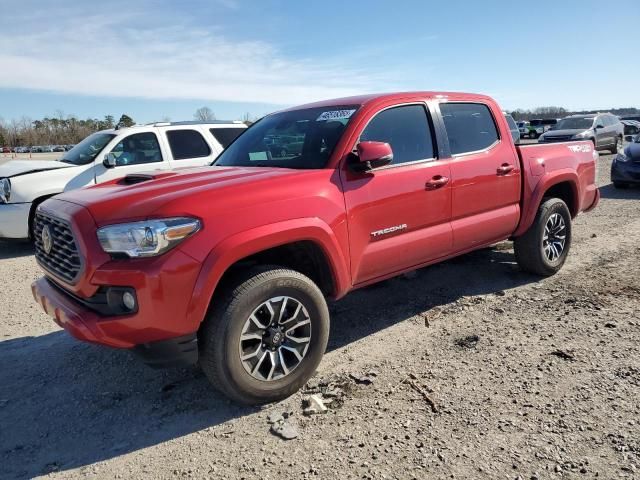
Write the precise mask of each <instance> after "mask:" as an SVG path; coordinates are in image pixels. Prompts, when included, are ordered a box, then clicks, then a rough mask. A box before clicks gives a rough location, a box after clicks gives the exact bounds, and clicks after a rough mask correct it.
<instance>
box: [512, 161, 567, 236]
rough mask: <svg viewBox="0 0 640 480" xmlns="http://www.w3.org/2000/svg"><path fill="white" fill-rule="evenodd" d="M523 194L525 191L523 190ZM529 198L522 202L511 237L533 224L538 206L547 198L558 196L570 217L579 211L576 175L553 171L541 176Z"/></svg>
mask: <svg viewBox="0 0 640 480" xmlns="http://www.w3.org/2000/svg"><path fill="white" fill-rule="evenodd" d="M525 195H527V194H526V192H525ZM529 198H530V200H529V201H528V202H525V203H524V207H523V209H522V217H521V219H520V224H519V225H518V228H517V229H516V231H515V233H514V234H513V237H518V236H520V235H522V234H524V233H525V232H526V231H527V230H528V229H529V227H531V225H532V224H533V221H534V220H535V217H536V214H537V212H538V208H540V205H541V204H542V202H544V200H545V199H547V198H559V199H561V200H562V201H563V202H565V203H566V204H567V207H568V208H569V212H570V213H571V218H575V217H576V215H578V212H579V211H580V195H579V190H578V176H577V174H576V173H575V172H574V171H565V172H561V173H560V172H559V173H554V174H553V175H549V176H546V178H545V177H542V178H541V179H540V181H539V182H538V184H537V186H536V187H535V189H534V190H533V192H532V193H531V194H530V195H529Z"/></svg>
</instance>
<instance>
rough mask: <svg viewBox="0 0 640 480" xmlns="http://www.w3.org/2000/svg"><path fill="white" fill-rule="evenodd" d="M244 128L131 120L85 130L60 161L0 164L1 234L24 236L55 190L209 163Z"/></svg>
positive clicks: (239, 125)
mask: <svg viewBox="0 0 640 480" xmlns="http://www.w3.org/2000/svg"><path fill="white" fill-rule="evenodd" d="M246 128H247V127H246V125H244V124H243V123H242V122H239V121H238V122H235V121H229V122H225V121H215V122H173V123H170V122H163V123H152V124H148V125H135V126H133V127H127V128H116V129H111V130H102V131H100V132H96V133H94V134H92V135H89V136H88V137H87V138H85V139H84V140H83V141H82V142H80V143H78V144H77V145H76V146H75V147H73V148H72V149H71V150H69V151H68V152H61V153H60V157H61V158H60V159H59V160H12V161H10V162H7V163H5V164H3V165H0V239H1V238H6V239H28V238H29V237H30V232H31V221H32V219H33V214H34V212H35V209H36V207H37V206H38V205H39V204H40V203H41V202H43V201H44V200H46V199H47V198H50V197H52V196H54V195H57V194H59V193H62V192H66V191H69V190H73V189H76V188H82V187H86V186H89V185H95V184H98V183H103V182H107V181H109V180H113V179H116V178H121V177H124V176H125V175H129V174H132V173H139V172H144V171H147V172H148V171H150V170H172V169H175V168H182V167H196V166H203V165H209V164H211V162H213V160H214V159H215V158H216V157H217V156H218V155H219V154H220V153H221V152H222V150H224V149H225V148H226V147H227V146H228V145H229V144H230V143H231V142H232V141H233V140H235V139H236V137H237V136H238V135H240V134H241V133H242V132H243V131H244V130H245V129H246Z"/></svg>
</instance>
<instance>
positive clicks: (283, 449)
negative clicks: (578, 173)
mask: <svg viewBox="0 0 640 480" xmlns="http://www.w3.org/2000/svg"><path fill="white" fill-rule="evenodd" d="M600 162H601V168H600V184H601V186H602V190H601V192H602V196H603V198H602V201H601V204H600V206H599V207H598V208H597V210H595V211H594V212H591V213H589V214H584V215H581V216H579V217H578V219H577V220H576V222H575V226H574V243H573V247H572V250H571V253H570V255H569V259H568V261H567V264H566V265H565V268H564V269H563V270H562V271H561V272H560V273H559V274H557V275H556V276H554V277H552V278H548V279H544V280H541V279H539V278H536V277H533V276H530V275H526V274H524V273H521V272H520V271H519V270H518V268H517V266H516V265H515V263H514V258H513V252H512V250H511V245H510V244H509V243H504V244H500V245H497V246H496V247H495V248H493V249H486V250H482V251H479V252H475V253H473V254H469V255H466V256H464V257H461V258H458V259H455V260H453V261H449V262H446V263H444V264H440V265H436V266H433V267H430V268H425V269H422V270H420V271H418V272H417V273H416V274H415V275H413V276H405V277H400V278H396V279H393V280H389V281H387V282H384V283H382V284H379V285H376V286H373V287H370V288H367V289H364V290H361V291H358V292H354V293H353V294H351V295H350V296H347V297H346V298H345V299H343V300H341V301H339V302H337V303H334V304H332V305H331V311H332V327H331V328H332V331H331V339H330V346H329V350H328V352H327V355H326V357H325V359H324V361H323V363H322V364H321V366H320V369H319V371H318V373H317V375H316V377H314V379H313V380H312V381H311V382H310V383H309V385H308V387H307V390H308V392H307V393H304V392H301V393H298V394H296V395H294V396H293V397H291V398H289V399H287V400H285V401H283V402H281V403H278V404H274V405H269V406H266V407H263V408H249V407H242V406H238V405H234V404H232V403H230V402H228V401H227V400H226V399H225V398H224V397H222V396H221V395H219V394H218V393H217V392H215V391H214V390H212V389H211V388H210V387H209V385H208V383H207V381H206V379H205V378H204V376H203V375H202V374H200V373H199V372H197V371H196V370H195V369H193V370H191V369H186V370H185V369H175V370H166V371H156V370H151V369H149V368H147V367H145V366H143V365H142V364H140V363H138V362H137V361H136V360H135V359H134V358H133V357H132V356H131V354H130V353H128V352H126V351H115V350H110V349H107V348H101V347H97V346H92V345H86V344H82V343H79V342H76V341H74V340H73V339H72V338H70V337H69V336H68V335H67V334H65V333H64V332H63V331H61V330H60V329H59V328H58V327H57V326H56V325H55V324H54V323H53V322H52V321H51V320H50V319H49V318H48V317H46V316H45V314H44V313H42V312H41V311H40V309H39V307H38V306H37V305H36V304H35V303H34V302H33V299H32V297H31V295H30V292H29V285H30V283H31V282H32V281H33V280H34V279H36V278H37V277H38V276H39V275H40V273H39V271H38V268H37V267H36V264H35V261H34V259H33V257H32V252H31V250H30V249H29V248H28V247H26V246H24V245H16V244H0V278H1V279H2V286H1V287H0V365H1V367H0V477H2V478H29V477H35V476H40V475H42V476H47V477H51V478H79V477H82V478H100V479H102V478H122V479H130V478H212V479H218V478H224V479H240V478H246V479H300V478H323V479H324V478H335V479H338V478H339V479H356V478H365V479H367V478H370V479H394V478H397V479H411V478H416V479H425V478H438V479H440V478H479V479H485V478H486V479H517V478H521V479H525V480H527V479H535V478H538V479H547V478H596V477H597V478H599V479H613V478H640V470H639V469H640V355H639V354H640V314H639V312H640V281H639V280H638V277H639V273H640V269H639V267H638V265H639V262H640V189H631V190H624V191H623V190H615V189H613V187H612V186H611V185H610V182H609V165H610V162H611V156H605V155H603V156H602V157H601V160H600ZM354 377H355V378H354ZM317 391H320V392H322V394H323V395H324V398H325V399H333V402H332V403H331V404H330V407H331V408H330V409H329V411H328V413H326V414H323V415H313V416H309V417H307V416H304V415H303V413H302V405H301V404H302V401H303V399H304V398H305V397H306V396H307V395H308V394H309V393H311V392H317ZM281 414H284V415H283V417H288V418H286V419H285V420H284V422H285V423H286V424H287V425H288V426H290V427H292V428H294V429H295V430H296V433H297V438H295V439H293V440H288V441H285V440H283V439H281V438H279V437H278V436H276V435H274V434H273V433H271V431H270V425H269V419H270V418H271V420H273V417H274V416H280V415H281Z"/></svg>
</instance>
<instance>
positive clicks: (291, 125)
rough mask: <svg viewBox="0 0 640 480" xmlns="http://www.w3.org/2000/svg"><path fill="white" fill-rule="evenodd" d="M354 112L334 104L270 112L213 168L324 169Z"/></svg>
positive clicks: (354, 107)
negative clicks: (271, 113)
mask: <svg viewBox="0 0 640 480" xmlns="http://www.w3.org/2000/svg"><path fill="white" fill-rule="evenodd" d="M357 109H358V106H354V105H337V106H326V107H316V108H305V109H300V110H289V111H285V112H280V113H274V114H273V115H269V116H267V117H264V118H263V119H262V120H260V121H258V122H256V123H254V124H253V125H252V126H251V127H250V128H248V129H247V130H246V131H244V133H243V134H242V135H241V136H240V137H238V139H237V140H236V141H235V142H233V144H231V146H230V147H229V148H227V149H226V150H225V151H224V152H222V153H221V154H220V156H219V157H218V159H217V160H216V161H215V162H214V165H217V166H225V167H226V166H237V167H278V168H296V169H315V168H324V167H325V166H326V165H327V162H328V161H329V158H330V157H331V154H332V153H333V149H334V148H335V146H336V145H337V144H338V141H339V140H340V138H341V137H342V134H343V132H344V131H345V128H346V126H347V125H348V123H349V121H350V120H351V118H353V115H354V114H355V112H356V111H357Z"/></svg>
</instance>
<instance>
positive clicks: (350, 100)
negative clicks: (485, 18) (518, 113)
mask: <svg viewBox="0 0 640 480" xmlns="http://www.w3.org/2000/svg"><path fill="white" fill-rule="evenodd" d="M407 97H427V98H442V99H446V98H448V97H455V98H456V100H491V98H490V97H489V96H487V95H482V94H476V93H464V92H434V91H414V92H391V93H371V94H367V95H356V96H353V97H342V98H333V99H329V100H321V101H319V102H313V103H307V104H305V105H298V106H295V107H291V108H286V109H283V110H281V111H290V110H299V109H302V108H316V107H331V106H334V105H360V106H363V105H366V104H367V103H372V102H377V101H385V100H400V101H401V100H402V99H404V98H407Z"/></svg>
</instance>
